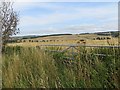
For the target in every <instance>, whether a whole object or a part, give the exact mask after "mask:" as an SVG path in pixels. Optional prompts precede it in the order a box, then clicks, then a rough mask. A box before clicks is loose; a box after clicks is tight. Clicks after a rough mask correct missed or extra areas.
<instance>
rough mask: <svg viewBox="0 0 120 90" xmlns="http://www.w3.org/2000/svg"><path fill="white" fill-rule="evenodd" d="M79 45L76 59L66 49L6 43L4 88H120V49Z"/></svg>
mask: <svg viewBox="0 0 120 90" xmlns="http://www.w3.org/2000/svg"><path fill="white" fill-rule="evenodd" d="M79 49H80V52H78V54H77V55H76V56H74V60H65V58H64V57H65V56H66V54H65V53H59V52H58V53H49V52H44V51H42V50H41V49H38V48H35V47H31V48H30V47H29V48H27V47H20V46H13V47H12V46H10V47H6V52H5V53H4V54H3V66H2V67H3V83H2V84H3V88H30V87H31V88H43V87H45V88H58V87H61V88H75V87H76V88H77V87H79V88H103V87H104V88H108V87H109V88H120V85H119V83H120V76H119V73H120V69H119V66H120V60H119V58H120V57H119V50H118V49H100V48H98V49H91V50H89V51H88V50H87V48H79ZM88 52H89V53H92V54H89V53H88ZM94 53H103V54H106V55H108V54H111V55H113V56H105V57H102V56H95V55H94Z"/></svg>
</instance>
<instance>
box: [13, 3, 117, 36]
mask: <svg viewBox="0 0 120 90" xmlns="http://www.w3.org/2000/svg"><path fill="white" fill-rule="evenodd" d="M14 9H15V10H16V11H18V12H19V15H20V22H19V26H18V27H19V28H20V34H19V35H34V34H36V35H46V34H57V33H73V34H77V33H84V32H85V33H86V32H99V31H111V30H118V25H117V24H118V3H117V2H15V3H14Z"/></svg>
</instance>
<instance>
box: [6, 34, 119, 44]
mask: <svg viewBox="0 0 120 90" xmlns="http://www.w3.org/2000/svg"><path fill="white" fill-rule="evenodd" d="M100 38H101V39H100ZM107 38H110V39H107ZM45 44H87V45H118V38H115V37H111V36H100V35H96V34H85V35H76V34H73V35H61V36H47V37H39V38H33V39H22V40H21V42H19V43H9V44H8V45H9V46H16V45H18V46H38V45H45Z"/></svg>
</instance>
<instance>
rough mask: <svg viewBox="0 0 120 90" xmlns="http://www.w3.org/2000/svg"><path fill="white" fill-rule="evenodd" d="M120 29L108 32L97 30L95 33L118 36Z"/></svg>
mask: <svg viewBox="0 0 120 90" xmlns="http://www.w3.org/2000/svg"><path fill="white" fill-rule="evenodd" d="M119 33H120V31H110V32H97V33H95V34H97V35H103V36H112V37H118V36H119Z"/></svg>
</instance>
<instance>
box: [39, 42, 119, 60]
mask: <svg viewBox="0 0 120 90" xmlns="http://www.w3.org/2000/svg"><path fill="white" fill-rule="evenodd" d="M64 46H65V47H67V48H66V49H64V50H60V51H59V50H48V49H44V50H45V51H48V52H60V53H62V52H65V51H67V50H69V49H72V52H71V54H72V56H73V57H72V58H73V59H74V55H75V54H76V53H75V52H74V49H76V50H78V49H77V48H76V47H88V48H120V46H103V45H77V44H64V45H59V44H51V45H40V47H64ZM88 54H91V55H92V54H93V53H88ZM94 55H95V56H102V57H105V56H115V55H106V54H102V53H97V54H94Z"/></svg>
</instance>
